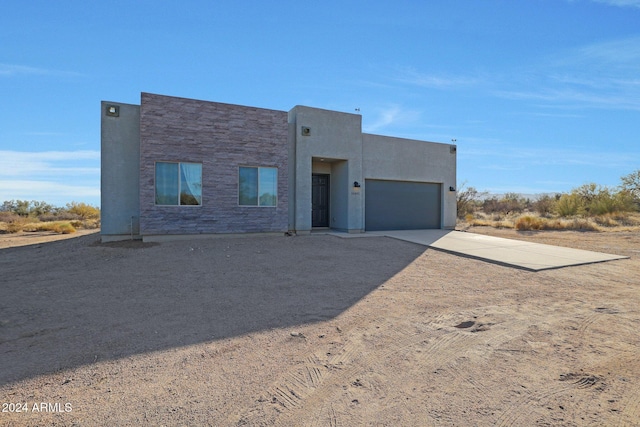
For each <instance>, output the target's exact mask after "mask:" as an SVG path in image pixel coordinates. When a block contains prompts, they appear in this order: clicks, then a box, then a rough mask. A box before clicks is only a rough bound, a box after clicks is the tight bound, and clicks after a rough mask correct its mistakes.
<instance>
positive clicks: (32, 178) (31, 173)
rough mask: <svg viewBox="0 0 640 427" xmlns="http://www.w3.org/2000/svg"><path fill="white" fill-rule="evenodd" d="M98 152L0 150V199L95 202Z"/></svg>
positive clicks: (97, 191) (98, 174)
mask: <svg viewBox="0 0 640 427" xmlns="http://www.w3.org/2000/svg"><path fill="white" fill-rule="evenodd" d="M99 198H100V152H99V151H96V150H78V151H41V152H24V151H8V150H3V151H0V202H1V201H3V200H12V199H22V200H44V201H46V202H48V203H53V204H64V203H67V202H70V201H73V200H75V201H85V202H90V203H92V204H96V203H99Z"/></svg>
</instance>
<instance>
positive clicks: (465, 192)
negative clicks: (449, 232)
mask: <svg viewBox="0 0 640 427" xmlns="http://www.w3.org/2000/svg"><path fill="white" fill-rule="evenodd" d="M620 180H621V183H620V185H619V186H618V187H615V188H609V187H605V186H601V185H598V184H594V183H589V184H584V185H582V186H580V187H577V188H574V189H573V190H571V191H570V192H569V193H558V194H554V195H543V196H541V197H539V198H537V199H535V200H531V199H529V198H525V197H523V196H521V195H519V194H517V193H507V194H504V195H503V196H500V197H498V196H490V195H489V194H488V193H487V192H480V191H478V190H477V189H475V188H474V187H468V186H466V183H463V184H462V185H461V186H460V188H459V191H458V195H457V208H458V217H459V218H466V217H467V216H468V215H473V213H474V212H476V211H479V210H481V211H483V212H484V213H486V214H493V213H497V214H504V215H508V214H512V213H515V214H518V213H522V212H525V211H527V212H537V213H538V214H539V215H541V216H551V215H557V216H559V217H572V216H598V215H606V214H613V213H625V212H637V211H640V170H637V171H635V172H632V173H630V174H629V175H625V176H623V177H622V178H621V179H620Z"/></svg>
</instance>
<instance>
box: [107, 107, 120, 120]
mask: <svg viewBox="0 0 640 427" xmlns="http://www.w3.org/2000/svg"><path fill="white" fill-rule="evenodd" d="M107 116H111V117H119V116H120V107H118V106H117V105H108V106H107Z"/></svg>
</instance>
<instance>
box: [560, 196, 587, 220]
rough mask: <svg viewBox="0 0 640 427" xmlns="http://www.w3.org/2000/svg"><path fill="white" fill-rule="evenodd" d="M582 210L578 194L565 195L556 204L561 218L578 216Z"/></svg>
mask: <svg viewBox="0 0 640 427" xmlns="http://www.w3.org/2000/svg"><path fill="white" fill-rule="evenodd" d="M582 209H583V208H582V203H581V200H580V197H579V196H578V195H576V194H563V195H562V196H560V198H559V199H558V201H557V202H556V203H555V211H556V213H557V214H558V215H559V216H561V217H568V216H575V215H578V213H579V212H580V211H581V210H582Z"/></svg>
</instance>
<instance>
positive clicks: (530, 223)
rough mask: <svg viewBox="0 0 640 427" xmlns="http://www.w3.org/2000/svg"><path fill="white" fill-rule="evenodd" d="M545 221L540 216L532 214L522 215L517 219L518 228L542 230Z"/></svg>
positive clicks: (516, 226) (516, 225)
mask: <svg viewBox="0 0 640 427" xmlns="http://www.w3.org/2000/svg"><path fill="white" fill-rule="evenodd" d="M544 223H545V221H544V220H543V219H542V218H540V217H535V216H531V215H525V216H521V217H520V218H518V219H516V221H515V229H516V230H542V229H543V227H544Z"/></svg>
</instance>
